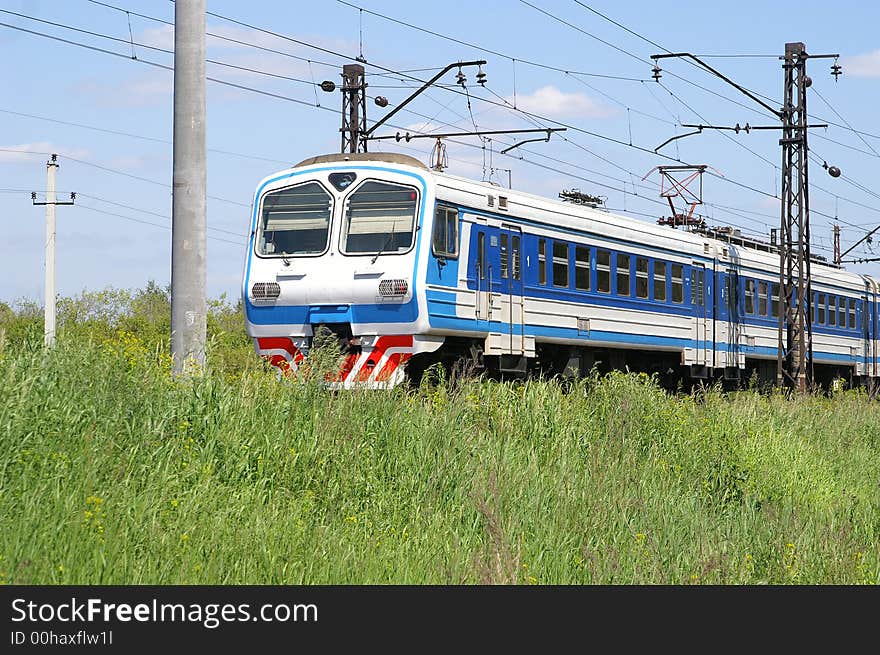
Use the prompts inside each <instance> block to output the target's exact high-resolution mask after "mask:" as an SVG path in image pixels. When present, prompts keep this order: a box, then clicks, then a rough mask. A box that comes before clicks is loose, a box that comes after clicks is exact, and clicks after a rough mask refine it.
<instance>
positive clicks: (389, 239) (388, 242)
mask: <svg viewBox="0 0 880 655" xmlns="http://www.w3.org/2000/svg"><path fill="white" fill-rule="evenodd" d="M396 231H397V221H394V222H393V223H392V224H391V234H389V235H388V237H387V238H386V239H385V243H383V244H382V247H381V248H379V251H378V252H377V253H376V255H375V256H374V257H373V258H372V259H371V260H370V266H372V265H373V264H375V263H376V260H377V259H379V255H381V254H382V253H383V252H385V248H387V247H388V246H390V245H391V242H392V241H394V236H395V234H396Z"/></svg>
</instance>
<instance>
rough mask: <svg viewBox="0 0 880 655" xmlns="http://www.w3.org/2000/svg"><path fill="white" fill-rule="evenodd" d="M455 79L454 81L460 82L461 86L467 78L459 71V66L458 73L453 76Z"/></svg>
mask: <svg viewBox="0 0 880 655" xmlns="http://www.w3.org/2000/svg"><path fill="white" fill-rule="evenodd" d="M455 80H456V82H458V84H461V85H462V86H464V83H465V82H466V81H467V78H466V77H465V75H464V73H462V72H461V69H460V68H459V69H458V74H457V75H456V76H455Z"/></svg>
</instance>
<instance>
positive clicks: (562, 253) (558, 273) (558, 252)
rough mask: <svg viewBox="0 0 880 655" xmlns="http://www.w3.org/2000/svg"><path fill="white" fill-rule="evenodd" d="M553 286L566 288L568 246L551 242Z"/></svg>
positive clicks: (558, 242) (559, 242)
mask: <svg viewBox="0 0 880 655" xmlns="http://www.w3.org/2000/svg"><path fill="white" fill-rule="evenodd" d="M553 286H554V287H567V286H568V244H567V243H562V242H561V241H554V242H553Z"/></svg>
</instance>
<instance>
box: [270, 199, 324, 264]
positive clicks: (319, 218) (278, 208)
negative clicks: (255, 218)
mask: <svg viewBox="0 0 880 655" xmlns="http://www.w3.org/2000/svg"><path fill="white" fill-rule="evenodd" d="M332 211H333V197H332V196H331V195H330V194H329V193H327V191H326V190H325V189H324V187H322V186H321V185H320V184H318V183H317V182H307V183H305V184H299V185H297V186H293V187H289V188H286V189H279V190H278V191H272V192H270V193H267V194H266V195H265V196H264V197H263V202H262V210H261V217H260V232H259V238H258V240H257V253H258V254H260V255H273V256H277V257H283V256H285V255H316V254H319V253H322V252H323V251H324V250H325V249H326V248H327V237H328V235H329V230H330V216H331V214H332Z"/></svg>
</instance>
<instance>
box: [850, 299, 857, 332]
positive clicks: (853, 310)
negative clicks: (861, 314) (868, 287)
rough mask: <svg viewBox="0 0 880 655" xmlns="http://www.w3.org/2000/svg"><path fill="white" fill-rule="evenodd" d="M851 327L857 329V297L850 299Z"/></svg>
mask: <svg viewBox="0 0 880 655" xmlns="http://www.w3.org/2000/svg"><path fill="white" fill-rule="evenodd" d="M849 327H850V329H851V330H855V329H856V299H855V298H850V299H849Z"/></svg>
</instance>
